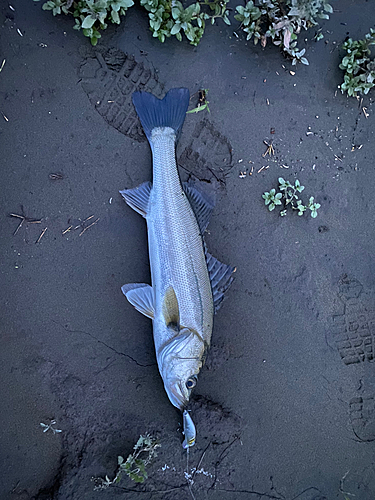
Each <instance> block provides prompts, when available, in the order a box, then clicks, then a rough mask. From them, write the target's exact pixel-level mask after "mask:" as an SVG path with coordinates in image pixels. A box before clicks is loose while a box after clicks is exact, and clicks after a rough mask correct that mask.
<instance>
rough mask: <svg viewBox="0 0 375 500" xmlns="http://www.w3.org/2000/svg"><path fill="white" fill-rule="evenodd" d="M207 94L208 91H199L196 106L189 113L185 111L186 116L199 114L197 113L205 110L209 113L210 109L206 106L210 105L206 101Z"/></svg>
mask: <svg viewBox="0 0 375 500" xmlns="http://www.w3.org/2000/svg"><path fill="white" fill-rule="evenodd" d="M207 93H208V89H201V90H199V92H198V94H199V101H198V106H197V107H196V108H194V109H191V110H190V111H186V114H187V115H188V114H189V113H199V111H204V110H205V109H207V111H208V112H209V113H210V108H209V107H208V105H209V104H210V101H207Z"/></svg>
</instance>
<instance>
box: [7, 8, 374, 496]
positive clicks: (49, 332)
mask: <svg viewBox="0 0 375 500" xmlns="http://www.w3.org/2000/svg"><path fill="white" fill-rule="evenodd" d="M333 4H334V7H335V12H334V14H333V15H332V16H331V20H330V21H328V22H324V23H323V24H322V27H323V33H324V35H325V38H324V40H323V41H320V42H319V43H316V42H314V41H313V37H314V35H315V31H314V30H310V31H309V32H306V34H305V35H304V37H305V38H306V42H302V43H301V48H302V47H304V46H305V47H306V48H307V57H308V59H309V61H310V66H308V67H306V66H302V65H300V66H298V68H297V69H296V71H295V74H291V73H290V70H293V69H294V68H292V67H291V65H290V62H289V61H286V60H285V59H284V58H283V56H282V55H281V54H280V53H279V51H278V49H277V48H276V47H271V46H267V47H266V48H265V49H262V48H261V47H254V46H253V44H252V42H249V43H247V42H246V41H245V40H244V39H243V38H242V36H240V37H239V38H238V39H237V38H236V37H235V36H234V35H233V31H234V29H236V28H237V24H233V25H232V26H231V27H228V26H226V25H224V23H221V22H218V25H217V26H214V27H208V28H207V30H206V34H205V36H204V38H203V40H202V42H201V44H200V45H199V47H198V48H193V47H192V46H190V45H189V44H188V43H186V42H184V43H179V42H177V41H176V40H168V41H167V42H166V43H165V44H161V43H160V42H159V41H158V40H156V39H154V38H152V36H151V34H150V32H149V31H148V29H147V17H146V15H145V13H144V12H143V11H141V10H140V9H138V8H132V9H131V10H130V11H129V12H128V14H127V16H126V21H125V23H123V24H122V25H121V26H119V27H116V28H114V27H110V28H109V29H108V30H107V32H106V33H104V34H103V38H102V39H101V45H100V46H99V47H98V48H97V49H93V48H91V46H90V43H89V41H88V39H85V38H84V37H83V36H82V35H81V34H80V33H77V32H76V31H73V30H72V24H74V23H73V22H72V20H71V19H69V18H66V17H62V16H57V17H55V18H54V17H53V16H52V15H51V13H49V12H44V11H42V10H41V4H40V3H33V2H31V1H23V2H21V1H19V0H14V1H12V6H13V7H14V9H15V11H12V10H11V9H10V8H9V6H8V2H4V3H3V4H2V7H1V16H2V17H1V42H0V43H1V59H6V63H5V65H4V68H3V70H2V72H1V73H0V88H1V90H0V103H1V107H0V111H1V113H2V115H3V116H2V117H0V134H1V144H2V153H1V154H2V183H1V193H2V195H1V217H2V231H1V242H0V244H1V255H2V259H1V292H0V293H1V308H0V311H1V345H2V348H1V363H0V370H1V412H0V419H1V420H0V428H1V434H0V474H1V480H0V498H1V499H2V500H28V499H35V500H46V499H49V500H52V499H53V500H68V499H69V500H96V499H103V500H106V499H109V498H111V499H112V498H117V497H124V498H129V499H133V498H134V499H135V498H137V499H138V498H140V499H145V500H147V499H149V498H165V499H167V500H168V499H170V500H172V499H185V498H186V499H188V498H191V492H189V490H188V488H187V482H186V478H185V472H187V471H188V472H189V473H190V474H191V475H193V481H194V484H193V485H192V492H193V495H194V496H195V498H196V499H197V500H198V499H215V500H216V499H218V500H221V499H223V500H226V499H235V500H237V499H243V498H246V499H247V498H248V499H254V500H258V499H259V500H260V499H262V500H263V499H283V500H292V499H294V500H297V499H298V500H313V499H314V500H318V499H319V500H323V499H327V500H331V499H332V500H333V499H341V500H344V494H343V492H346V493H345V494H346V496H347V498H350V499H356V500H373V499H374V498H375V462H374V451H375V374H374V339H375V300H374V291H375V278H374V276H375V273H374V243H373V242H374V237H375V234H374V233H375V229H374V227H375V226H374V222H373V221H374V212H375V197H374V185H375V170H374V160H375V147H374V133H373V131H374V111H375V107H374V105H373V99H374V96H373V97H372V99H371V97H366V98H365V99H364V101H363V103H362V106H360V104H361V103H360V102H358V101H357V100H355V99H348V98H347V97H345V96H343V95H341V93H340V91H339V90H338V89H337V86H338V85H339V84H340V83H341V80H342V72H341V71H340V70H339V69H338V64H339V61H340V57H342V52H341V51H340V45H341V43H342V42H343V40H344V39H345V37H346V36H347V35H348V34H350V36H352V37H362V36H363V35H364V34H365V33H367V32H368V31H369V28H370V26H371V25H372V24H371V23H372V22H373V20H374V2H373V1H365V0H357V1H353V0H342V1H341V2H336V3H334V2H333ZM18 30H20V32H21V34H22V35H23V36H20V34H19V32H18ZM174 86H187V87H188V88H189V89H190V92H191V94H194V93H195V92H197V91H198V90H199V89H200V88H208V89H209V101H210V104H209V106H210V110H211V113H210V114H208V113H207V112H200V113H198V114H196V115H195V114H193V115H191V114H190V115H188V116H187V119H186V122H185V126H184V129H183V133H182V137H181V141H180V143H179V146H178V158H179V164H180V166H181V172H182V175H184V176H185V177H186V176H187V175H188V173H191V174H193V175H195V176H196V177H198V178H199V179H201V180H203V181H207V183H208V185H209V186H210V187H211V188H212V189H215V190H216V193H217V204H216V208H215V211H214V215H213V217H212V221H211V224H210V226H209V233H208V234H207V235H206V239H207V243H208V247H209V250H210V252H211V253H212V254H214V255H215V256H216V257H217V258H219V259H220V260H222V261H223V262H227V263H230V264H232V265H234V266H236V267H237V272H236V280H235V282H234V283H233V285H232V287H231V289H230V291H229V293H228V298H227V300H226V301H225V303H224V305H223V307H222V309H221V310H220V312H219V313H218V315H217V317H216V318H215V327H214V334H213V345H212V349H211V352H210V355H209V358H208V361H207V365H206V367H205V368H204V370H203V371H202V373H201V376H200V379H199V383H198V385H197V388H196V391H195V400H194V403H193V405H194V420H195V423H196V426H197V430H198V439H197V444H196V446H195V447H194V448H193V449H192V450H191V453H190V456H189V464H188V465H187V463H186V453H185V452H184V450H183V449H182V447H181V441H182V435H181V427H180V425H181V418H180V416H179V414H178V412H176V410H175V409H174V408H173V407H172V405H171V404H170V403H169V401H168V399H167V397H166V395H165V393H164V390H163V385H162V382H161V379H160V377H159V374H158V370H157V367H156V364H155V357H154V350H153V341H152V331H151V323H150V321H149V320H147V319H146V318H144V317H143V316H141V315H140V314H139V313H137V312H136V311H135V310H134V309H133V308H132V307H131V306H130V305H129V304H128V303H127V301H126V299H125V298H124V297H123V296H122V294H121V290H120V287H121V285H123V284H124V283H128V282H149V280H150V273H149V264H148V254H147V240H146V226H145V224H144V221H143V220H142V219H141V217H140V216H139V215H138V214H136V213H135V212H133V211H132V210H131V209H130V208H129V207H127V206H126V205H125V203H124V202H123V200H122V199H121V196H120V195H119V193H118V191H119V189H123V188H127V187H134V186H137V185H138V184H139V183H141V182H143V181H145V180H148V179H151V168H150V167H151V164H150V158H151V156H150V150H149V146H148V144H147V142H146V141H145V138H144V136H143V133H142V132H141V130H140V127H139V123H138V121H137V118H136V116H135V113H134V111H133V108H132V105H131V100H130V99H131V93H132V92H133V91H134V90H135V89H137V88H144V89H146V90H150V91H152V92H154V93H155V94H156V95H158V96H162V95H163V94H164V92H165V91H166V90H167V89H169V88H171V87H174ZM370 96H371V93H370ZM194 99H195V98H194ZM194 99H193V101H194ZM193 101H192V105H194V104H195V102H193ZM362 107H365V108H366V113H368V117H366V116H365V113H364V112H363V110H362ZM271 129H274V133H273V134H271ZM311 132H312V133H311ZM271 139H272V140H273V145H274V148H275V156H273V157H262V154H264V152H265V150H266V146H265V144H264V142H263V141H264V140H266V141H270V140H271ZM249 162H253V163H249ZM282 165H284V166H287V167H288V168H285V167H281V166H282ZM252 167H253V173H252V175H249V171H250V172H251V170H252ZM262 167H265V168H263V169H262ZM266 167H267V168H266ZM261 169H262V170H261ZM259 170H261V171H260V172H259V173H258V171H259ZM245 171H246V176H244V175H242V174H241V172H245ZM51 174H59V175H52V176H51ZM280 175H282V176H283V177H284V178H286V179H288V180H291V181H294V179H296V178H298V179H299V180H300V181H301V183H302V184H303V185H305V186H306V188H305V191H304V193H306V195H305V197H309V196H310V195H313V196H315V198H316V200H317V201H318V202H319V203H320V204H321V208H320V209H319V211H318V217H317V218H316V219H313V218H311V217H310V216H308V215H305V216H304V217H298V216H297V215H296V214H295V213H293V214H288V215H287V216H286V217H284V218H280V217H279V216H278V214H277V213H276V212H272V213H270V212H268V210H267V209H266V207H265V206H264V203H263V200H262V198H261V195H262V193H263V192H264V191H268V190H269V189H270V188H272V187H277V179H278V177H279V176H280ZM207 183H206V184H207ZM304 193H303V194H304ZM10 213H13V214H16V215H20V216H22V217H26V218H25V219H24V222H23V224H22V226H21V227H20V228H19V230H18V231H17V233H16V234H14V233H15V231H16V229H17V227H18V224H19V223H20V222H21V221H22V220H23V219H20V218H17V217H9V214H10ZM91 216H92V217H91ZM89 217H91V218H90V219H89ZM33 219H34V223H33ZM35 219H36V220H37V221H38V220H40V222H39V223H38V222H35ZM93 223H94V224H93ZM91 224H93V225H91ZM69 227H70V228H71V229H70V230H69V231H66V230H67V229H68V228H69ZM45 228H46V231H45V232H44V233H43V231H44V229H45ZM42 233H43V236H42V237H41V239H39V238H40V236H41V235H42ZM51 420H55V421H56V424H54V426H53V428H54V429H55V430H56V429H58V430H61V432H53V431H52V430H51V429H50V430H48V431H47V432H43V430H44V429H46V428H45V427H42V426H41V425H40V423H44V424H45V425H48V424H49V423H50V422H51ZM146 432H150V433H153V434H154V435H157V436H158V437H159V439H160V443H161V448H160V452H159V456H158V457H157V458H156V459H155V460H154V461H153V463H152V464H151V465H150V467H149V468H148V471H149V478H148V479H147V481H146V482H145V483H144V485H143V486H136V485H135V484H134V483H132V482H131V481H130V480H128V479H127V478H124V479H123V480H122V482H121V483H120V484H119V485H118V487H111V488H110V489H107V490H101V491H94V486H95V483H94V482H93V481H92V478H93V477H104V476H105V475H106V474H108V475H109V477H111V478H112V477H113V476H114V474H115V471H116V467H117V456H118V455H123V456H127V455H128V454H129V453H130V452H131V450H132V446H133V445H134V443H135V442H136V441H137V439H138V437H139V435H140V434H142V433H146ZM194 470H196V472H195V473H194Z"/></svg>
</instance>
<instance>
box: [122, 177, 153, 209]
mask: <svg viewBox="0 0 375 500" xmlns="http://www.w3.org/2000/svg"><path fill="white" fill-rule="evenodd" d="M151 189H152V184H151V182H150V181H147V182H143V183H142V184H140V185H139V186H138V187H136V188H133V189H123V190H122V191H120V194H121V195H122V197H123V198H124V200H125V201H126V203H127V204H128V205H129V207H131V208H132V209H133V210H135V211H136V212H138V213H139V214H141V215H142V217H146V216H147V212H148V202H149V199H150V193H151Z"/></svg>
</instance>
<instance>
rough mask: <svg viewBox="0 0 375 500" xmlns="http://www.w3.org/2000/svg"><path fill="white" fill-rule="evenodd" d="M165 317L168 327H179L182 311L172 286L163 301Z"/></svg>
mask: <svg viewBox="0 0 375 500" xmlns="http://www.w3.org/2000/svg"><path fill="white" fill-rule="evenodd" d="M162 310H163V316H164V321H165V324H166V325H167V326H175V325H176V326H177V327H178V326H179V323H180V310H179V307H178V300H177V296H176V292H175V291H174V288H173V287H172V286H170V287H168V288H167V290H166V292H165V294H164V300H163V309H162Z"/></svg>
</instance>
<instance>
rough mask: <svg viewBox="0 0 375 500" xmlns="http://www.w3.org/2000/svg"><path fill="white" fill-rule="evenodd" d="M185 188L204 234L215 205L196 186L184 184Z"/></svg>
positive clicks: (189, 183)
mask: <svg viewBox="0 0 375 500" xmlns="http://www.w3.org/2000/svg"><path fill="white" fill-rule="evenodd" d="M183 188H184V191H185V194H186V196H187V197H188V200H189V203H190V206H191V208H192V209H193V212H194V214H195V217H196V219H197V222H198V226H199V229H200V231H201V233H202V234H203V233H204V231H205V230H206V229H207V226H208V224H209V222H210V219H211V214H212V212H213V209H214V206H215V203H214V201H213V200H211V199H209V196H207V194H206V193H204V192H201V191H200V190H199V189H197V188H196V184H194V183H192V182H184V183H183Z"/></svg>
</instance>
